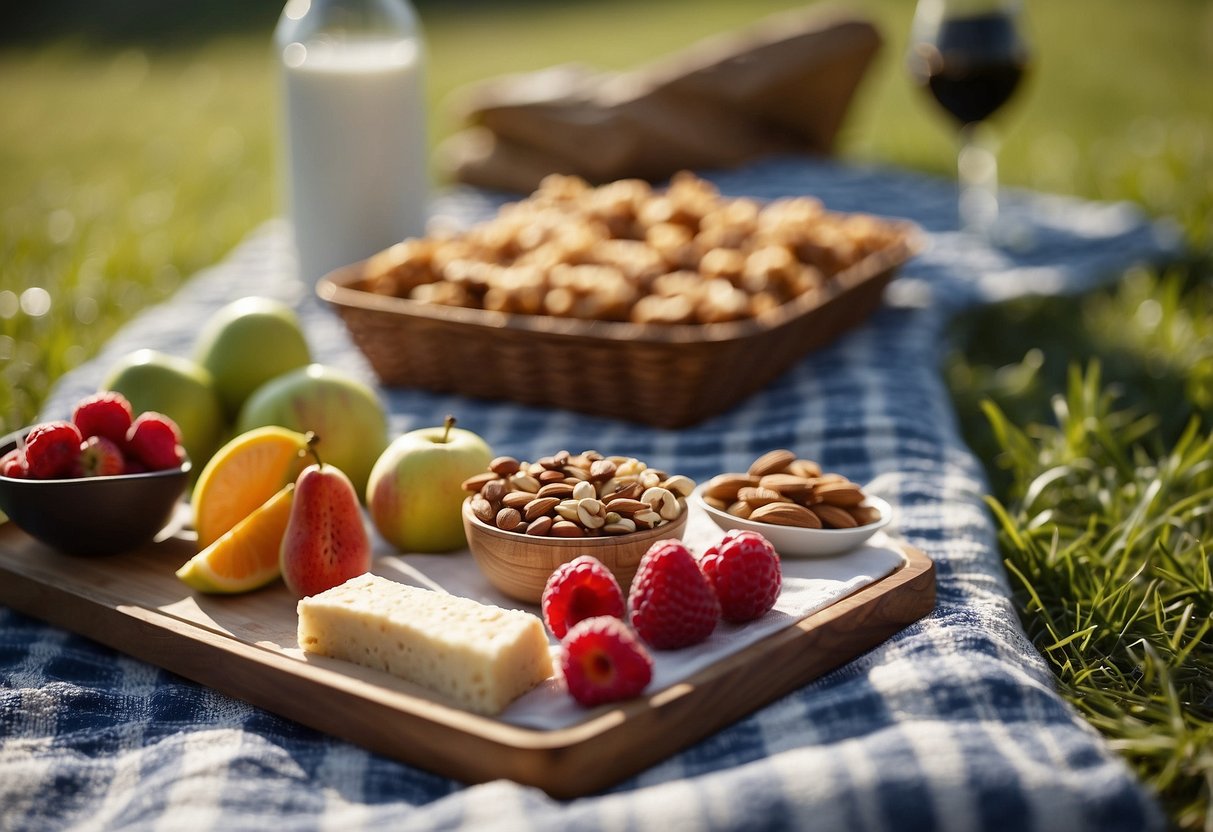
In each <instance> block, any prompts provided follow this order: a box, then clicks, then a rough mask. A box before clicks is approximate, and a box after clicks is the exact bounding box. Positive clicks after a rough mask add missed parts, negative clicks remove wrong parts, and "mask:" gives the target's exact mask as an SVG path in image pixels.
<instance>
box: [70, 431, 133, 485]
mask: <svg viewBox="0 0 1213 832" xmlns="http://www.w3.org/2000/svg"><path fill="white" fill-rule="evenodd" d="M75 473H76V475H77V476H81V477H112V476H114V475H115V474H125V473H126V458H125V457H123V456H122V449H121V448H119V447H118V443H117V442H114V441H113V440H112V439H107V438H106V437H104V436H90V437H89V438H88V439H85V440H84V442H83V443H82V444H81V445H80V459H79V461H77V463H76V472H75Z"/></svg>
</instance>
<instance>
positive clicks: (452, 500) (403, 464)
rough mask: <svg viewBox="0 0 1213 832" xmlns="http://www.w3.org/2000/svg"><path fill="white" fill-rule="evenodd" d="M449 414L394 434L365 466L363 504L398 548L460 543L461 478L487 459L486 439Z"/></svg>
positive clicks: (439, 548) (441, 548) (440, 548)
mask: <svg viewBox="0 0 1213 832" xmlns="http://www.w3.org/2000/svg"><path fill="white" fill-rule="evenodd" d="M454 425H455V420H454V418H452V417H449V416H448V417H447V420H446V424H445V425H443V426H442V427H436V428H422V429H420V430H414V431H409V432H408V433H406V434H404V435H402V436H399V437H397V438H396V440H395V441H393V442H392V444H391V445H388V447H387V450H385V451H384V452H383V454H382V455H381V456H380V457H379V459H378V461H377V462H376V463H375V467H374V468H372V469H371V478H370V482H368V483H367V487H366V506H367V511H368V512H369V513H370V515H371V520H372V522H374V524H375V528H376V529H378V530H379V533H380V534H381V535H383V537H384V539H386V540H387V541H388V542H389V543H391V544H392V545H393V546H395V547H396V548H397V549H399V550H400V551H401V552H449V551H450V550H452V549H458V548H459V547H461V546H463V545H465V544H466V542H467V540H466V538H465V537H464V533H463V516H462V508H463V500H464V498H465V497H466V496H467V492H466V491H464V490H463V481H464V480H466V479H467V478H468V477H471V476H474V475H476V474H480V473H483V472H484V471H485V470H487V469H488V467H489V463H490V462H491V461H492V459H493V453H492V451H491V450H489V446H488V444H487V443H486V442H485V441H484V440H483V439H481V438H480V437H479V436H477V435H476V434H474V433H472V432H471V431H469V430H463V429H462V428H456V427H455V426H454Z"/></svg>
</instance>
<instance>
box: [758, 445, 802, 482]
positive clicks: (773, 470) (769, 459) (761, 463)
mask: <svg viewBox="0 0 1213 832" xmlns="http://www.w3.org/2000/svg"><path fill="white" fill-rule="evenodd" d="M795 460H796V454H794V453H792V452H791V451H789V450H785V449H783V448H780V449H778V450H774V451H767V452H766V453H765V454H763V455H762V456H760V457H758V459H756V460H754V461H753V462H752V463H751V464H750V470H749V475H750V476H751V477H765V476H766V475H767V474H779V473H782V472H783V471H785V470H786V469H787V467H788V465H789V464H790V463H792V462H795Z"/></svg>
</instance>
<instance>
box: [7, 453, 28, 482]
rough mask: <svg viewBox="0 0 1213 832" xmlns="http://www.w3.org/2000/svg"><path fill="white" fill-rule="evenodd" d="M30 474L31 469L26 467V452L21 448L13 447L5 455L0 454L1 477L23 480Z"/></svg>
mask: <svg viewBox="0 0 1213 832" xmlns="http://www.w3.org/2000/svg"><path fill="white" fill-rule="evenodd" d="M28 476H29V471H28V470H27V469H26V467H25V452H24V451H22V450H21V449H20V448H13V449H12V450H11V451H9V452H8V453H6V454H5V455H4V456H0V477H12V478H13V479H15V480H23V479H25V478H26V477H28Z"/></svg>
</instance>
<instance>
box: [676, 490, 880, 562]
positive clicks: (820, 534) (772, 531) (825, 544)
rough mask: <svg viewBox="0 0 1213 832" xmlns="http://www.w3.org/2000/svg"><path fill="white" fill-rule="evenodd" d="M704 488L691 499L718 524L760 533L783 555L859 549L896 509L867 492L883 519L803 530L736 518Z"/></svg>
mask: <svg viewBox="0 0 1213 832" xmlns="http://www.w3.org/2000/svg"><path fill="white" fill-rule="evenodd" d="M703 488H704V486H702V485H701V486H700V487H699V488H697V489H695V493H694V494H692V495H691V500H692V502H693V503H694V504H695V505H697V506H699V508H701V509H703V510H704V511H705V512H707V515H708V516H709V517H711V518H712V521H713V522H715V523H716V525H717V526H720V528H722V529H724V530H725V531H728V530H729V529H743V530H746V531H752V532H758V533H759V534H761V535H762V536H763V537H765V538H766V539H767V540H769V541H771V545H772V546H774V547H775V551H777V552H779V556H780V557H785V558H828V557H833V556H835V555H841V554H844V553H846V552H849V551H851V550H852V549H858V548H859V547H860V546H861V545H863V544H864V543H865V542H867V540H868V538H870V537H871V536H872V535H874V534H875V533H876V532H877V531H879V530H880V529H882V528H884V527H885V526H887V525H888V524H889V521H890V520H891V519H892V517H893V509H892V507H890V506H889V504H888V503H886V502H885V501H884V500H882V499H880V498H879V497H873V496H872V495H870V494H869V495H868V497H867V499H866V500H864V505H869V506H872V507H873V508H875V509H876V510H877V511H879V512H880V519H879V520H877V521H876V522H875V523H868V524H867V525H866V526H858V527H856V528H854V529H802V528H799V527H797V526H777V525H775V524H774V523H761V522H758V521H756V520H746V519H745V518H743V517H734V516H733V515H731V514H729V513H728V512H727V511H721V510H720V509H718V508H713V507H712V506H710V505H708V504H707V503H705V502H704V500H703Z"/></svg>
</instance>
